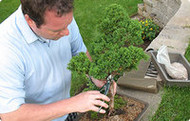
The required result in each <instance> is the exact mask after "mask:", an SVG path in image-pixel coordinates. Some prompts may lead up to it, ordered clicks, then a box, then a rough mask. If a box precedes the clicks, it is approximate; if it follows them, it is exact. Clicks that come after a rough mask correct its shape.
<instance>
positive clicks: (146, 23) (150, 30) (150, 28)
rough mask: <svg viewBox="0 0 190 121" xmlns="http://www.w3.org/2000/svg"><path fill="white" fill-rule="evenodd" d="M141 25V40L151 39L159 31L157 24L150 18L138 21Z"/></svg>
mask: <svg viewBox="0 0 190 121" xmlns="http://www.w3.org/2000/svg"><path fill="white" fill-rule="evenodd" d="M140 23H141V27H142V30H143V31H142V38H143V40H151V41H152V40H153V39H154V38H155V37H156V35H157V34H158V32H159V26H158V25H156V24H155V23H154V22H153V21H152V20H151V19H145V20H143V21H140Z"/></svg>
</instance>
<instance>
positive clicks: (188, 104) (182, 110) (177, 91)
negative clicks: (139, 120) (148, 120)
mask: <svg viewBox="0 0 190 121" xmlns="http://www.w3.org/2000/svg"><path fill="white" fill-rule="evenodd" d="M189 119H190V88H189V87H183V88H179V87H172V88H171V87H164V95H163V96H162V101H161V104H160V105H159V109H158V110H157V111H156V114H155V116H154V117H153V118H152V121H188V120H189Z"/></svg>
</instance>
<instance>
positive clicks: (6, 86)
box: [0, 0, 110, 121]
mask: <svg viewBox="0 0 190 121" xmlns="http://www.w3.org/2000/svg"><path fill="white" fill-rule="evenodd" d="M0 48H1V50H0V117H1V120H2V121H46V120H55V121H64V120H65V119H66V118H67V115H68V114H69V113H72V112H86V111H89V110H92V111H96V112H97V111H98V110H99V107H100V106H102V107H104V108H108V105H107V104H106V103H105V102H104V101H109V100H110V99H109V98H108V97H107V96H105V95H103V94H101V93H100V92H99V91H88V92H84V93H81V94H78V95H76V96H74V97H71V98H70V92H69V91H70V81H71V72H70V71H69V70H67V64H68V63H69V61H70V59H71V58H72V56H75V55H77V54H78V53H79V52H86V53H87V55H88V56H89V54H88V52H87V49H86V47H85V45H84V43H83V41H82V37H81V35H80V33H79V30H78V26H77V24H76V22H75V20H74V18H73V0H21V6H20V7H19V8H18V10H16V11H15V12H14V13H13V14H12V15H11V16H10V17H9V18H7V19H6V20H5V21H4V22H2V23H1V25H0ZM94 82H95V84H96V85H98V86H99V87H101V86H102V85H103V84H102V83H101V81H98V80H94ZM100 113H105V110H104V109H101V110H100Z"/></svg>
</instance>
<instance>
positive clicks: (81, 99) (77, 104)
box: [71, 91, 110, 113]
mask: <svg viewBox="0 0 190 121" xmlns="http://www.w3.org/2000/svg"><path fill="white" fill-rule="evenodd" d="M71 100H73V103H72V104H73V108H75V110H76V111H77V112H86V111H90V110H91V111H95V112H98V111H99V107H104V108H108V104H106V103H105V102H104V101H106V102H109V101H110V99H109V98H108V97H107V96H106V95H104V94H101V93H100V92H99V91H87V92H83V93H80V94H78V95H76V96H74V97H71ZM105 112H106V111H105V110H104V109H102V110H100V113H105Z"/></svg>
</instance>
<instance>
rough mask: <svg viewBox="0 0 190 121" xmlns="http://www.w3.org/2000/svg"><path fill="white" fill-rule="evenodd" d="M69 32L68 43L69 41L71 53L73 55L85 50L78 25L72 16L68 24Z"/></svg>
mask: <svg viewBox="0 0 190 121" xmlns="http://www.w3.org/2000/svg"><path fill="white" fill-rule="evenodd" d="M69 32H70V37H71V39H70V43H71V51H72V55H73V56H75V55H77V54H78V53H80V52H86V51H87V48H86V46H85V44H84V42H83V39H82V36H81V34H80V32H79V28H78V25H77V23H76V21H75V19H74V18H73V20H72V22H71V24H70V25H69Z"/></svg>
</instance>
